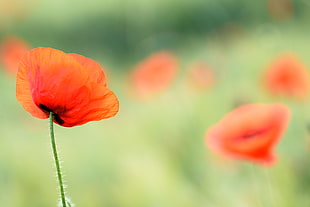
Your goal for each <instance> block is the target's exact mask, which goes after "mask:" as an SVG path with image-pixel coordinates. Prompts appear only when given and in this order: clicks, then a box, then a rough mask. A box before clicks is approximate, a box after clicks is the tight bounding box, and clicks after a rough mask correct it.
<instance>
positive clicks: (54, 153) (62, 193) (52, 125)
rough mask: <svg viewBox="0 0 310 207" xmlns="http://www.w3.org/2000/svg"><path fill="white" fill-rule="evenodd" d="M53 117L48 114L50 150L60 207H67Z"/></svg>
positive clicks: (51, 114) (52, 114)
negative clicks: (53, 162) (52, 156)
mask: <svg viewBox="0 0 310 207" xmlns="http://www.w3.org/2000/svg"><path fill="white" fill-rule="evenodd" d="M53 117H54V113H53V112H50V118H49V121H50V135H51V142H52V148H53V155H54V160H55V165H56V171H57V178H58V184H59V189H60V197H61V203H62V207H67V204H66V197H65V189H64V184H63V180H62V174H61V169H60V163H59V158H58V153H57V147H56V142H55V135H54V124H53Z"/></svg>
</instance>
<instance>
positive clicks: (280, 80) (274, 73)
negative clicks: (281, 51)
mask: <svg viewBox="0 0 310 207" xmlns="http://www.w3.org/2000/svg"><path fill="white" fill-rule="evenodd" d="M265 85H266V88H267V89H268V90H269V91H270V92H271V93H273V94H275V95H281V96H291V97H294V98H305V97H306V96H308V95H309V91H310V76H309V73H308V71H307V69H306V67H305V66H304V65H303V64H302V63H301V62H300V60H299V59H298V58H297V57H296V56H294V55H291V54H289V55H284V56H282V57H279V58H278V59H277V60H275V61H274V62H273V63H272V64H271V65H270V67H269V68H268V69H267V71H266V75H265Z"/></svg>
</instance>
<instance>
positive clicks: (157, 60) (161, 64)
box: [132, 51, 177, 97]
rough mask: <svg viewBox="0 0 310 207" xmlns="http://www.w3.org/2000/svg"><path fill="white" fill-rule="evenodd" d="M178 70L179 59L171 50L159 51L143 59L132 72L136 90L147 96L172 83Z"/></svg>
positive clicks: (140, 94) (141, 95) (142, 95)
mask: <svg viewBox="0 0 310 207" xmlns="http://www.w3.org/2000/svg"><path fill="white" fill-rule="evenodd" d="M176 72H177V60H176V58H175V56H174V55H172V54H171V53H169V52H164V51H162V52H158V53H155V54H153V55H151V56H150V57H148V58H146V59H145V60H144V61H142V62H141V63H140V64H139V65H138V66H137V67H136V69H135V70H134V71H133V74H132V82H133V87H134V90H135V92H136V93H137V94H138V95H139V96H140V97H147V96H150V95H152V94H154V93H156V92H159V91H161V90H163V89H165V88H166V87H168V85H169V84H170V83H171V81H172V80H173V78H174V77H175V74H176Z"/></svg>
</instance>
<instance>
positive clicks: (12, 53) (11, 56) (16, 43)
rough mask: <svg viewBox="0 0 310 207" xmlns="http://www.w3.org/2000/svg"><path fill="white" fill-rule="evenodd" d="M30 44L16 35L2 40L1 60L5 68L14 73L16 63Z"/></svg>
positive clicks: (16, 67)
mask: <svg viewBox="0 0 310 207" xmlns="http://www.w3.org/2000/svg"><path fill="white" fill-rule="evenodd" d="M29 48H30V46H29V45H28V44H27V43H26V42H25V41H24V40H22V39H20V38H18V37H8V38H6V39H4V40H3V42H2V44H1V49H0V56H1V62H2V64H3V66H4V68H5V69H7V70H8V71H9V72H10V73H12V74H14V75H16V73H17V70H18V64H19V62H20V59H21V58H22V56H23V55H24V54H25V53H26V51H27V50H29Z"/></svg>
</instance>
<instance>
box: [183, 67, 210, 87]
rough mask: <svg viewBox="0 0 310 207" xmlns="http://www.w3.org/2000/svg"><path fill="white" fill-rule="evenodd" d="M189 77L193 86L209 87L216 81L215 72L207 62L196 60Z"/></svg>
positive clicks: (190, 69)
mask: <svg viewBox="0 0 310 207" xmlns="http://www.w3.org/2000/svg"><path fill="white" fill-rule="evenodd" d="M187 79H188V82H189V84H190V86H192V87H193V88H196V89H208V88H209V87H210V86H211V85H212V84H213V83H214V72H213V70H212V69H211V68H210V67H209V66H208V65H207V64H206V63H204V62H196V63H194V64H192V65H191V66H190V68H189V71H188V75H187Z"/></svg>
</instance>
